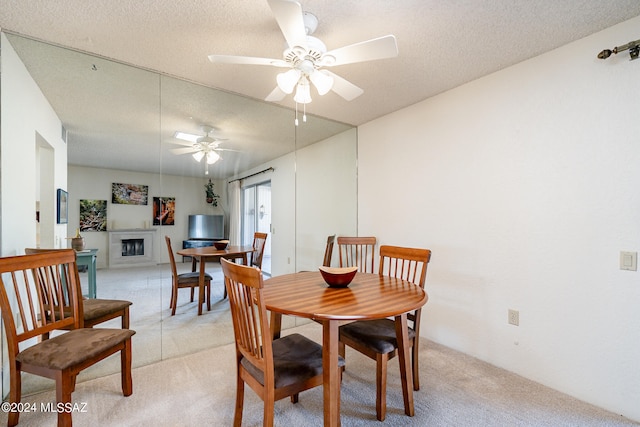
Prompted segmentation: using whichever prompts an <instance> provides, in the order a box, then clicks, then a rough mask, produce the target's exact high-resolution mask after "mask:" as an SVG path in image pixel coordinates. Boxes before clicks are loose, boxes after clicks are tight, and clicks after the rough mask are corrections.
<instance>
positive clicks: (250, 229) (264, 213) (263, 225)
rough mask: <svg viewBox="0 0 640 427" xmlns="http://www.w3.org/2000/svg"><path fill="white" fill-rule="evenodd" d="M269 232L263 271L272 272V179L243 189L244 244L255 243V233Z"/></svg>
mask: <svg viewBox="0 0 640 427" xmlns="http://www.w3.org/2000/svg"><path fill="white" fill-rule="evenodd" d="M255 232H259V233H268V234H269V237H267V243H266V244H265V247H264V256H263V258H262V272H263V273H266V274H271V236H270V234H271V181H265V182H261V183H259V184H254V185H250V186H247V187H244V188H243V189H242V244H243V245H250V244H252V243H253V233H255Z"/></svg>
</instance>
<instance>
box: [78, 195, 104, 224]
mask: <svg viewBox="0 0 640 427" xmlns="http://www.w3.org/2000/svg"><path fill="white" fill-rule="evenodd" d="M80 231H107V201H106V200H80Z"/></svg>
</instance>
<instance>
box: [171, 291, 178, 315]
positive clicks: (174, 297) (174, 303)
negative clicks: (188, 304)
mask: <svg viewBox="0 0 640 427" xmlns="http://www.w3.org/2000/svg"><path fill="white" fill-rule="evenodd" d="M177 305H178V288H177V287H175V286H174V287H173V288H171V305H170V307H171V315H172V316H173V315H175V314H176V306H177Z"/></svg>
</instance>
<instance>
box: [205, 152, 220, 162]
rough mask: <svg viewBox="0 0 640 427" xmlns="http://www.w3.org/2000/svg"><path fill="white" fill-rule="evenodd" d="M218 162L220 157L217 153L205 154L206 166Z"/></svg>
mask: <svg viewBox="0 0 640 427" xmlns="http://www.w3.org/2000/svg"><path fill="white" fill-rule="evenodd" d="M218 160H220V155H219V154H218V153H216V152H215V151H209V152H208V153H207V164H208V165H212V164H214V163H215V162H217V161H218Z"/></svg>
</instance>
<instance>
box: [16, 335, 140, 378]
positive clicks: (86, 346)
mask: <svg viewBox="0 0 640 427" xmlns="http://www.w3.org/2000/svg"><path fill="white" fill-rule="evenodd" d="M134 334H135V331H132V330H130V329H105V328H93V329H89V328H84V329H74V330H71V331H69V332H65V333H63V334H61V335H59V336H56V337H54V338H50V339H48V340H44V341H42V342H41V343H40V344H38V345H36V346H33V347H29V348H26V349H24V350H23V351H21V352H20V353H18V354H17V355H16V360H17V361H19V362H21V363H25V364H29V365H34V366H45V367H47V368H53V369H60V370H63V369H67V368H69V367H72V366H77V365H80V364H82V363H83V362H84V361H86V360H91V359H92V358H94V357H96V356H97V355H99V354H100V353H102V352H104V351H106V350H108V349H110V348H112V347H114V346H116V345H118V344H120V343H122V342H124V341H126V340H128V339H129V338H131V337H132V336H133V335H134Z"/></svg>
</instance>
